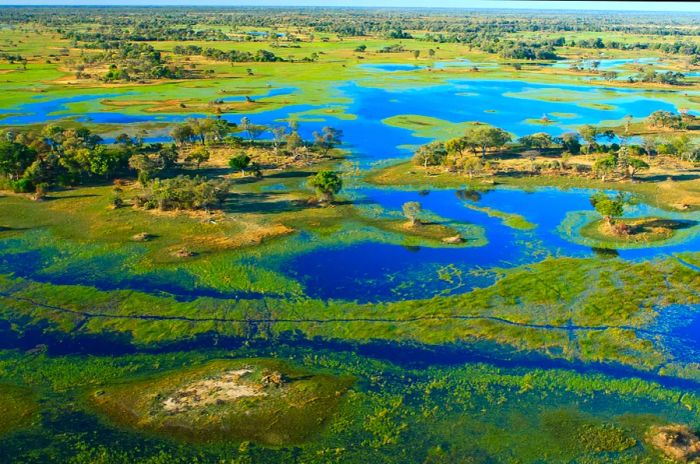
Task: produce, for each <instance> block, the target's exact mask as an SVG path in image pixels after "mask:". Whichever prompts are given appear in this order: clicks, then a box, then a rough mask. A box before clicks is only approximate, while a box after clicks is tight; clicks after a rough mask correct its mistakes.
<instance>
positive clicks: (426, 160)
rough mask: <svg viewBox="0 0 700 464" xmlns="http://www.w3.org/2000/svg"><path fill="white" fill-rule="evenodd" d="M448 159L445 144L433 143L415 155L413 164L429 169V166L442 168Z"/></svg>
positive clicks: (417, 151)
mask: <svg viewBox="0 0 700 464" xmlns="http://www.w3.org/2000/svg"><path fill="white" fill-rule="evenodd" d="M446 157H447V150H446V148H445V144H444V143H442V142H431V143H428V144H426V145H423V146H421V147H420V148H418V150H416V152H415V153H414V154H413V162H414V163H416V164H418V165H421V166H423V167H424V168H427V167H428V166H440V165H441V164H443V163H444V161H445V158H446Z"/></svg>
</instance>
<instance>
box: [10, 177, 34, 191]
mask: <svg viewBox="0 0 700 464" xmlns="http://www.w3.org/2000/svg"><path fill="white" fill-rule="evenodd" d="M10 185H11V186H12V190H13V191H14V192H15V193H30V192H33V191H34V190H35V188H36V187H35V186H34V183H33V182H32V181H31V180H29V179H18V180H16V181H13V182H11V184H10Z"/></svg>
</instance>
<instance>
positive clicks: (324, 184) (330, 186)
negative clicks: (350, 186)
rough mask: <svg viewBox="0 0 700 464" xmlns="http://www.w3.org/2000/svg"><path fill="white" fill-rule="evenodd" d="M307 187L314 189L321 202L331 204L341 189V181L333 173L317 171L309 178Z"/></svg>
mask: <svg viewBox="0 0 700 464" xmlns="http://www.w3.org/2000/svg"><path fill="white" fill-rule="evenodd" d="M309 185H310V186H311V187H313V188H315V189H316V192H317V194H318V195H319V199H320V200H321V201H327V202H329V203H332V202H333V198H334V196H335V195H336V194H337V193H338V192H340V190H341V189H342V188H343V180H342V179H341V178H340V176H339V175H338V174H337V173H335V172H333V171H319V172H318V173H316V175H315V176H313V177H311V179H310V180H309Z"/></svg>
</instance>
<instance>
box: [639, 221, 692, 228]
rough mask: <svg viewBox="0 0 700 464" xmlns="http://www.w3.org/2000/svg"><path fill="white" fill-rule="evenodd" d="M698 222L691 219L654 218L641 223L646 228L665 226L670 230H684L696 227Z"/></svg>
mask: <svg viewBox="0 0 700 464" xmlns="http://www.w3.org/2000/svg"><path fill="white" fill-rule="evenodd" d="M697 224H698V222H697V221H691V220H689V219H653V220H651V221H647V222H645V223H644V224H641V226H642V227H644V228H657V227H659V228H663V229H669V230H684V229H690V228H691V227H695V226H696V225H697Z"/></svg>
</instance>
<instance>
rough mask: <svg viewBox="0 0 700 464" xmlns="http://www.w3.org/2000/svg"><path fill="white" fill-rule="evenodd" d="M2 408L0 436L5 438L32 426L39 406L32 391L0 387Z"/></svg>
mask: <svg viewBox="0 0 700 464" xmlns="http://www.w3.org/2000/svg"><path fill="white" fill-rule="evenodd" d="M0 408H2V415H1V416H0V436H3V435H5V434H7V433H10V432H15V431H17V430H21V429H22V428H25V427H27V426H29V425H31V424H32V423H33V422H34V421H35V420H36V418H37V411H38V408H39V406H38V404H37V402H36V398H35V396H34V394H33V393H32V391H31V390H29V389H25V388H19V387H15V386H11V385H0Z"/></svg>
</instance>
